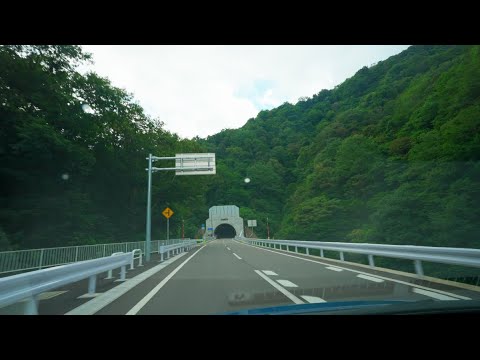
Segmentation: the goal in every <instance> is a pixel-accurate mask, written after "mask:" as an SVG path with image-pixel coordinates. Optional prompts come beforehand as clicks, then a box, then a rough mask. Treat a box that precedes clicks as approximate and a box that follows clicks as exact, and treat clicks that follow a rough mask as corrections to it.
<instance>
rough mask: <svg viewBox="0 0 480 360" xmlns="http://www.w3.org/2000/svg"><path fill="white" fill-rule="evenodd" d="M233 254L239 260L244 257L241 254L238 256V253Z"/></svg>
mask: <svg viewBox="0 0 480 360" xmlns="http://www.w3.org/2000/svg"><path fill="white" fill-rule="evenodd" d="M233 255H235V256H236V258H237V259H238V260H242V258H241V257H240V256H238V255H237V254H235V253H233Z"/></svg>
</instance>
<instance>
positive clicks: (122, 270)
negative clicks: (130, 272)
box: [120, 265, 126, 280]
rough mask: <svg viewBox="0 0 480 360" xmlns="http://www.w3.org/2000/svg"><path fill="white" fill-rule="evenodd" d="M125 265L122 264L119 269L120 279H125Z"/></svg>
mask: <svg viewBox="0 0 480 360" xmlns="http://www.w3.org/2000/svg"><path fill="white" fill-rule="evenodd" d="M125 268H126V266H125V265H123V266H122V268H121V270H120V280H125V273H126V269H125Z"/></svg>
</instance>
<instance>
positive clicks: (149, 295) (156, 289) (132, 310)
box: [126, 245, 206, 315]
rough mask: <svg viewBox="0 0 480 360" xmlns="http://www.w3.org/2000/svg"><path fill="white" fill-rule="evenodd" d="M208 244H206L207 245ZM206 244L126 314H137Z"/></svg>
mask: <svg viewBox="0 0 480 360" xmlns="http://www.w3.org/2000/svg"><path fill="white" fill-rule="evenodd" d="M205 246H206V245H205ZM205 246H202V248H201V249H200V250H198V251H196V252H195V253H194V254H193V255H192V256H190V257H189V258H187V259H186V260H185V261H184V262H182V263H181V264H180V265H178V266H177V267H176V268H175V270H173V271H172V272H171V273H170V274H168V275H167V277H165V279H163V280H162V281H160V283H159V284H158V285H157V286H155V287H154V288H153V289H152V290H151V291H150V292H149V293H148V294H147V295H145V297H144V298H143V299H142V300H140V301H139V302H138V303H137V305H135V306H134V307H133V308H131V309H130V310H129V311H128V312H127V314H126V315H136V314H137V313H138V312H139V311H140V310H141V309H142V308H143V307H144V306H145V305H146V304H147V303H148V302H149V301H150V300H151V299H152V298H153V297H154V296H155V295H156V294H157V293H158V292H159V291H160V289H161V288H162V287H164V286H165V284H166V283H167V282H168V280H170V279H171V278H172V277H173V276H174V275H175V274H176V273H177V272H178V271H179V270H180V269H181V268H182V267H183V266H184V265H185V264H186V263H187V262H189V261H190V260H191V259H192V258H193V257H194V256H195V255H197V254H198V253H199V252H200V251H202V249H203V248H205Z"/></svg>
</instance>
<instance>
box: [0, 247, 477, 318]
mask: <svg viewBox="0 0 480 360" xmlns="http://www.w3.org/2000/svg"><path fill="white" fill-rule="evenodd" d="M127 278H128V280H127V281H125V282H122V283H119V282H115V281H113V280H108V281H105V280H101V281H99V284H98V288H97V292H98V293H99V295H98V296H97V297H95V298H93V299H90V298H82V297H81V295H82V294H84V293H86V289H87V282H86V281H83V282H78V283H76V284H73V285H70V286H68V287H65V288H62V289H58V292H52V293H51V294H52V295H48V294H47V295H46V296H44V298H43V299H41V300H40V305H39V312H40V314H75V315H83V314H97V315H125V314H127V315H168V314H185V315H196V314H222V313H226V312H231V311H238V310H242V309H252V308H259V307H267V306H279V305H291V304H306V303H314V302H325V301H326V302H332V301H349V300H427V299H434V300H439V301H445V300H458V299H467V300H468V299H480V292H478V291H473V290H468V289H464V288H461V287H456V286H451V285H447V284H441V283H437V282H431V281H427V280H420V279H418V278H416V277H414V276H404V275H401V274H398V273H394V272H388V271H383V270H379V269H370V268H366V267H362V266H359V265H355V264H352V263H348V262H341V263H340V262H339V261H333V260H329V259H326V258H320V257H316V256H309V255H304V254H297V253H292V252H286V251H280V250H274V249H269V248H259V247H254V246H251V245H247V244H244V243H241V242H238V241H236V240H232V239H217V240H214V241H211V242H209V243H207V244H205V245H201V246H197V247H196V248H194V249H193V250H191V251H190V252H187V253H181V254H179V255H176V256H174V257H172V258H170V259H169V260H167V261H164V262H160V261H159V259H158V258H157V257H153V258H152V261H150V262H149V263H148V264H147V265H146V266H145V267H143V268H137V269H135V270H133V271H130V272H128V274H127ZM14 308H15V307H10V313H13V312H12V309H14ZM17 308H18V305H17ZM0 310H3V311H0V313H5V309H0Z"/></svg>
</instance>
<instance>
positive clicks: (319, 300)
mask: <svg viewBox="0 0 480 360" xmlns="http://www.w3.org/2000/svg"><path fill="white" fill-rule="evenodd" d="M302 299H303V300H305V301H308V302H309V303H310V304H313V303H324V302H326V301H325V300H323V299H322V298H319V297H318V296H309V295H302Z"/></svg>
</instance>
